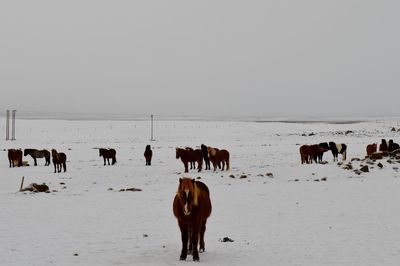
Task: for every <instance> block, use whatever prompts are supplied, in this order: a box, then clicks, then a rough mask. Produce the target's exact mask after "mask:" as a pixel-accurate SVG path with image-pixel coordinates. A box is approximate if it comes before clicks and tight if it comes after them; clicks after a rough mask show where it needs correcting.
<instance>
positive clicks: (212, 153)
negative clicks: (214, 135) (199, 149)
mask: <svg viewBox="0 0 400 266" xmlns="http://www.w3.org/2000/svg"><path fill="white" fill-rule="evenodd" d="M207 150H208V156H209V158H210V161H211V162H212V164H213V166H214V172H215V171H216V170H217V166H218V165H219V164H220V163H222V169H221V171H224V168H225V164H226V171H228V170H229V151H227V150H219V149H216V148H212V147H208V148H207Z"/></svg>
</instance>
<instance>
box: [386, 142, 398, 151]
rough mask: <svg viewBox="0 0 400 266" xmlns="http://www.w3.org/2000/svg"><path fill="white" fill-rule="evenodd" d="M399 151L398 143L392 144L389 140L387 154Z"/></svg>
mask: <svg viewBox="0 0 400 266" xmlns="http://www.w3.org/2000/svg"><path fill="white" fill-rule="evenodd" d="M398 149H400V145H399V144H398V143H395V142H393V140H392V139H390V140H389V146H388V152H391V151H394V150H398Z"/></svg>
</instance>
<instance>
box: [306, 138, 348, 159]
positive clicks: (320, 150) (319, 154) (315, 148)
mask: <svg viewBox="0 0 400 266" xmlns="http://www.w3.org/2000/svg"><path fill="white" fill-rule="evenodd" d="M329 150H330V151H331V152H332V155H333V161H337V160H338V155H339V154H341V155H342V160H343V161H345V160H346V154H347V145H346V144H344V143H341V144H336V143H335V142H333V141H331V142H329V143H327V142H323V143H320V144H314V145H302V146H300V149H299V152H300V159H301V163H302V164H303V163H306V164H310V163H312V162H313V161H314V162H315V163H321V162H322V158H323V155H324V152H326V151H329Z"/></svg>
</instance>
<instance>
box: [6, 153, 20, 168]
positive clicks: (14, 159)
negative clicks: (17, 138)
mask: <svg viewBox="0 0 400 266" xmlns="http://www.w3.org/2000/svg"><path fill="white" fill-rule="evenodd" d="M8 161H9V162H10V168H11V165H12V167H15V166H18V167H20V166H22V151H21V150H19V149H18V150H17V149H9V150H8Z"/></svg>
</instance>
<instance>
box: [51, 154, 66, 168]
mask: <svg viewBox="0 0 400 266" xmlns="http://www.w3.org/2000/svg"><path fill="white" fill-rule="evenodd" d="M51 156H52V157H53V164H54V173H56V172H59V173H60V172H61V168H64V172H66V171H67V164H66V161H67V155H65V153H63V152H60V153H59V152H57V151H56V150H55V149H52V150H51Z"/></svg>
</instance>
